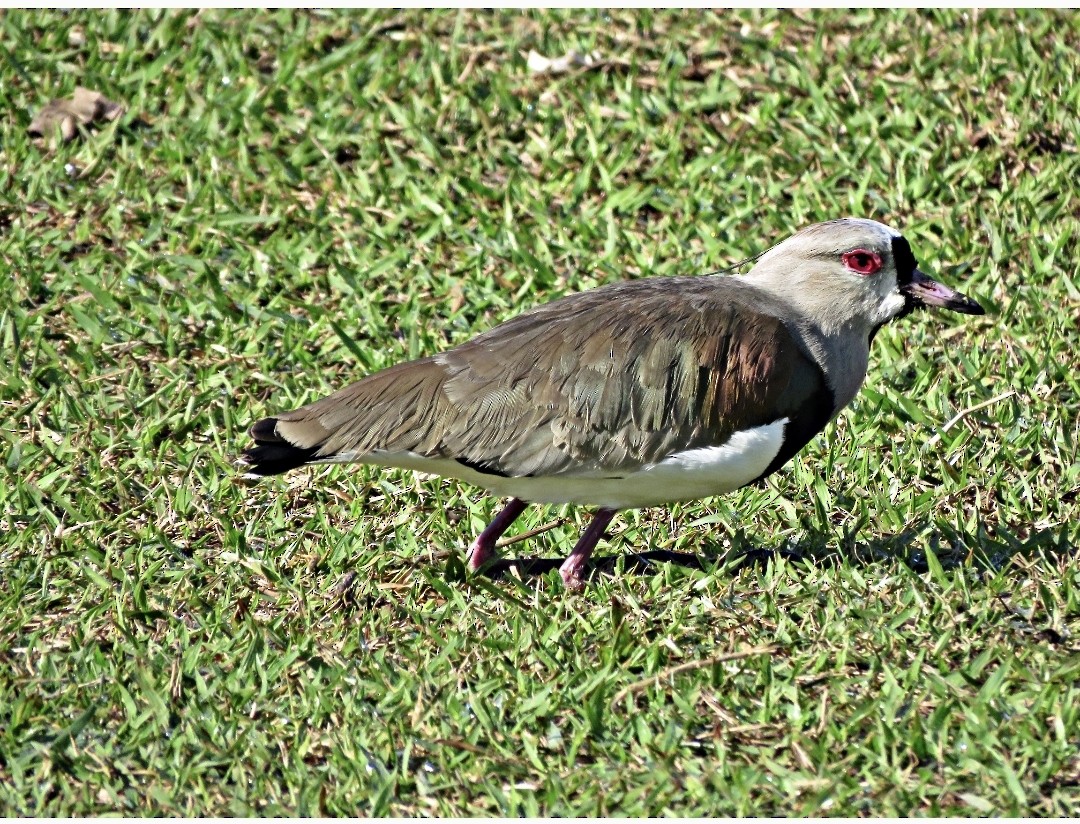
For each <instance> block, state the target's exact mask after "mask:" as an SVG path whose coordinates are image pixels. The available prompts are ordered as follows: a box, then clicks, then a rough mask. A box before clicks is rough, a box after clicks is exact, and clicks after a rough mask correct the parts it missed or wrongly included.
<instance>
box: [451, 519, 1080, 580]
mask: <svg viewBox="0 0 1080 824" xmlns="http://www.w3.org/2000/svg"><path fill="white" fill-rule="evenodd" d="M733 543H734V546H733V547H725V546H724V545H722V544H720V543H718V542H716V541H706V542H705V543H703V544H702V547H701V549H700V550H699V552H697V553H689V552H676V551H674V550H667V549H650V550H645V551H643V552H632V553H625V554H619V555H604V556H598V557H594V558H593V559H592V561H591V563H590V571H589V574H590V575H592V574H595V573H597V572H605V573H614V572H616V571H617V570H619V569H620V568H621V570H622V571H623V573H627V574H637V575H647V574H653V573H655V572H656V571H657V569H658V564H662V563H669V564H674V565H676V566H680V567H683V568H685V569H690V570H697V571H709V570H717V569H721V568H723V569H725V570H726V572H727V573H729V574H737V573H739V572H741V571H742V570H744V569H746V568H749V567H760V566H765V565H767V564H768V563H769V561H770V560H773V559H779V558H782V559H785V560H787V561H791V562H802V563H807V564H811V565H813V566H817V567H822V568H824V567H833V566H839V565H855V566H868V565H870V564H873V563H878V562H882V561H900V562H901V563H904V564H906V565H907V566H909V567H911V568H912V569H913V570H914V571H916V572H926V571H927V570H929V569H930V568H931V565H932V563H933V562H934V561H935V560H936V563H937V564H938V565H940V566H941V567H942V569H946V570H947V569H953V568H955V567H958V566H961V565H963V564H969V563H970V564H974V565H975V566H976V567H979V568H982V569H986V570H998V569H1001V568H1003V567H1005V566H1007V565H1008V563H1009V562H1010V561H1011V560H1012V558H1014V557H1016V556H1019V557H1022V558H1028V557H1031V556H1035V555H1043V556H1052V557H1064V556H1069V557H1074V556H1076V555H1077V552H1078V547H1077V545H1076V543H1075V542H1074V541H1073V540H1071V539H1070V537H1069V535H1068V530H1067V528H1066V527H1064V526H1061V527H1057V528H1050V529H1042V530H1028V531H1026V534H1017V533H1015V532H1013V531H1012V530H1010V529H1009V528H1008V527H1006V526H996V527H995V528H994V529H993V532H992V535H991V533H990V532H989V531H988V530H986V529H985V528H982V527H980V528H978V530H977V531H976V532H975V533H960V532H956V531H954V530H951V529H948V528H943V527H940V526H935V528H934V529H933V530H932V531H930V533H929V535H927V534H926V533H925V532H924V530H922V529H919V528H914V529H908V530H905V531H903V532H900V533H896V534H892V535H883V536H881V537H879V538H875V539H873V540H870V541H855V540H853V539H851V538H850V537H845V536H840V537H839V540H838V536H837V534H836V532H835V531H825V530H812V531H809V532H807V533H805V534H804V536H803V538H802V540H800V541H799V542H797V543H792V544H786V545H784V546H781V547H760V546H755V545H752V544H751V543H750V542H749V541H747V540H745V539H743V538H742V537H741V536H738V538H737V539H736V540H735V541H734V542H733ZM927 550H929V552H928V551H927ZM931 556H932V557H931ZM455 560H456V561H457V563H454V562H453V561H451V563H450V564H448V568H447V572H448V573H449V577H453V578H458V577H464V574H465V570H464V565H463V564H462V563H461V561H460V558H458V559H455ZM563 560H564V559H563V558H535V557H520V558H500V559H498V560H496V561H493V562H492V563H490V564H488V565H486V566H485V567H483V568H482V569H481V570H480V571H479V574H481V575H483V576H485V577H488V578H492V579H498V578H500V577H502V576H503V575H505V574H507V573H508V572H510V573H513V574H514V575H516V576H517V577H519V578H522V579H528V578H536V577H539V576H542V575H546V574H547V573H549V572H551V571H553V570H557V569H558V568H559V567H560V566H561V565H562V563H563ZM451 567H453V569H451Z"/></svg>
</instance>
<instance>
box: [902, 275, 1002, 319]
mask: <svg viewBox="0 0 1080 824" xmlns="http://www.w3.org/2000/svg"><path fill="white" fill-rule="evenodd" d="M900 292H901V294H902V295H903V296H904V298H905V299H906V300H907V309H908V311H909V312H910V311H911V310H912V309H915V308H916V307H919V306H937V307H940V308H942V309H951V310H952V311H954V312H961V313H963V314H965V315H985V314H986V310H985V309H983V308H982V307H981V306H979V304H977V303H976V302H975V301H973V300H972V299H971V298H969V297H965V296H964V295H961V294H960V293H959V292H956V291H954V290H952V289H950V288H949V287H948V286H946V285H945V284H943V283H938V282H937V281H936V280H934V279H933V278H931V277H928V276H927V275H925V274H924V273H922V272H920V271H919V270H918V269H916V270H915V271H913V272H912V273H911V280H910V281H908V282H907V283H905V284H904V285H903V286H901V287H900Z"/></svg>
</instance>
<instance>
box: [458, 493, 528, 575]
mask: <svg viewBox="0 0 1080 824" xmlns="http://www.w3.org/2000/svg"><path fill="white" fill-rule="evenodd" d="M527 506H528V504H527V503H526V502H525V501H523V500H521V499H520V498H514V499H512V500H511V501H510V503H508V504H507V505H506V507H505V508H504V509H503V511H502V512H500V513H499V514H498V515H496V516H495V517H494V518H492V519H491V523H490V524H488V525H487V526H486V527H484V531H483V532H481V533H480V534H479V535H477V536H476V540H475V541H473V542H472V543H471V544H470V545H469V549H468V551H467V552H466V553H465V562H466V563H467V564H468V566H469V569H470V570H472V571H473V572H476V570H478V569H480V567H482V566H483V565H484V564H486V563H488V561H491V560H492V559H493V558H495V556H496V552H495V542H496V541H498V540H499V538H501V537H502V534H503V533H504V532H506V530H508V529H509V528H510V524H512V523H513V522H514V521H516V520H517V517H518V516H519V515H520V514H521V513H522V512H524V511H525V508H526V507H527Z"/></svg>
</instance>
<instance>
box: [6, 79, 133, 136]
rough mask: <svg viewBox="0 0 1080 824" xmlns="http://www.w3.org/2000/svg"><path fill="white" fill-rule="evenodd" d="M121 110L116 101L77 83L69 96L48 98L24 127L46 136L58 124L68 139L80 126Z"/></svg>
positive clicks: (104, 118)
mask: <svg viewBox="0 0 1080 824" xmlns="http://www.w3.org/2000/svg"><path fill="white" fill-rule="evenodd" d="M123 113H124V107H123V106H121V105H120V104H119V103H114V102H113V101H111V100H109V98H107V97H106V96H105V95H103V94H101V92H95V91H91V90H90V89H85V88H83V87H82V86H79V87H78V88H76V89H75V93H74V94H73V95H72V96H71V97H70V98H68V99H64V100H60V99H57V100H50V101H49V102H48V103H47V104H46V105H45V108H43V109H42V110H41V111H40V112H38V114H37V117H35V118H34V119H33V120H32V121H31V122H30V127H29V128H28V129H27V131H28V132H30V134H36V135H42V136H49V135H52V134H53V133H54V132H55V130H56V128H57V127H59V128H60V135H61V137H62V138H63V140H64V142H65V143H68V142H69V141H71V140H72V139H73V138H74V137H75V135H76V134H77V133H78V127H79V126H88V125H90V124H91V123H94V122H99V121H109V120H116V118H118V117H120V115H122V114H123Z"/></svg>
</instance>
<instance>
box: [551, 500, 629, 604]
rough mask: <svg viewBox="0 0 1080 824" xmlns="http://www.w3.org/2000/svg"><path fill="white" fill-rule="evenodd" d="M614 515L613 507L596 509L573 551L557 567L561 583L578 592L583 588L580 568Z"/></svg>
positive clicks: (583, 583)
mask: <svg viewBox="0 0 1080 824" xmlns="http://www.w3.org/2000/svg"><path fill="white" fill-rule="evenodd" d="M614 517H615V510H614V509H598V510H596V514H595V515H593V519H592V523H590V524H589V526H588V527H586V529H585V531H584V532H582V533H581V537H580V538H578V542H577V544H576V545H575V546H574V551H573V552H571V553H570V557H568V558H567V559H566V560H565V561H563V565H562V566H561V567H559V574H560V575H561V576H562V580H563V585H564V586H565V587H566V588H567V589H569V590H572V591H574V592H580V591H581V590H583V589H584V588H585V579H584V578H582V576H581V573H582V570H583V569H584V567H585V564H586V563H588V561H589V556H590V555H592V552H593V550H594V549H596V544H597V542H598V541H599V540H600V539H601V538H603V537H604V530H605V529H607V526H608V524H610V523H611V519H612V518H614Z"/></svg>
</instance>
